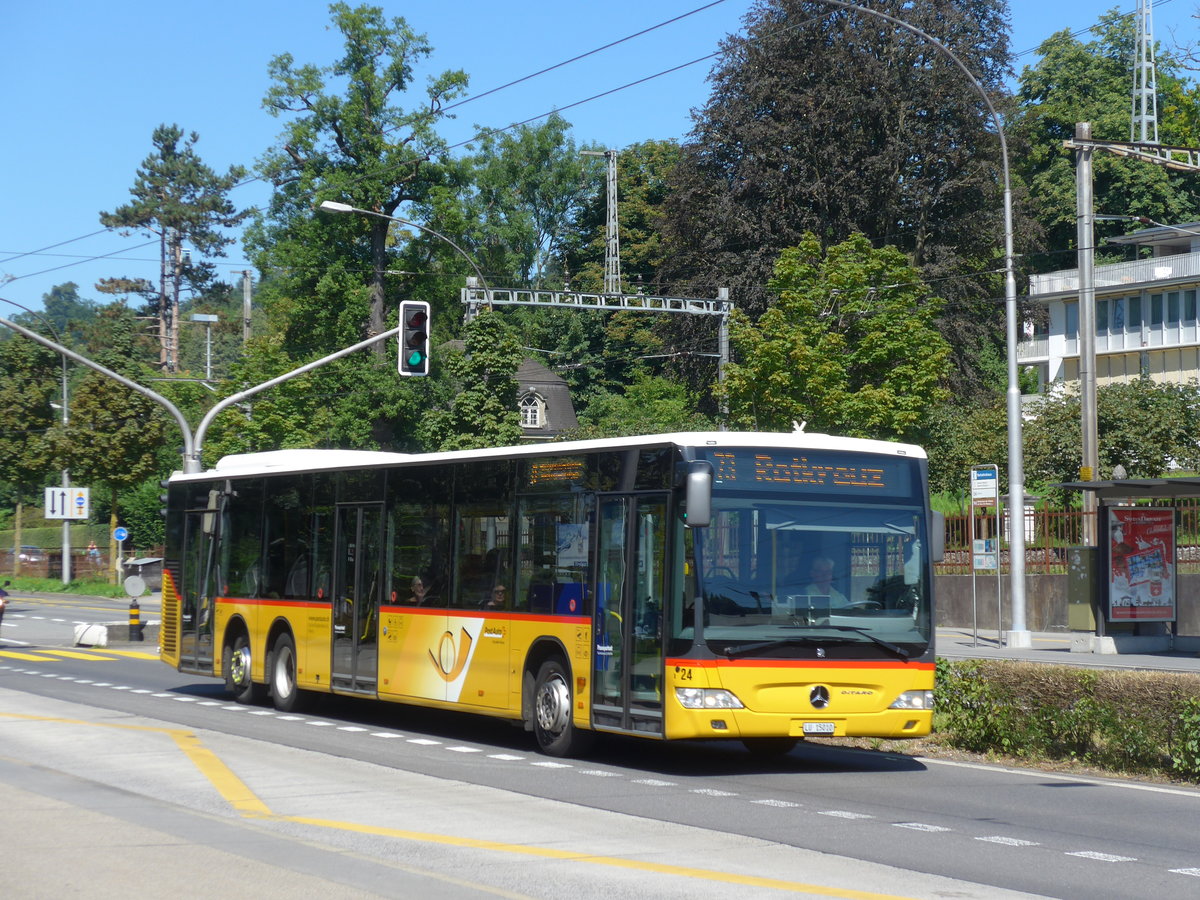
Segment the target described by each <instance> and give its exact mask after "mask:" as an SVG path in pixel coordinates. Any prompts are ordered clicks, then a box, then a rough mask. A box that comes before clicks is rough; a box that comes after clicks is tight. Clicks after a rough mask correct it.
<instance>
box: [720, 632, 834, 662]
mask: <svg viewBox="0 0 1200 900" xmlns="http://www.w3.org/2000/svg"><path fill="white" fill-rule="evenodd" d="M820 643H822V641H821V639H820V638H816V637H801V636H796V637H788V638H778V639H776V640H773V641H758V642H756V643H753V644H742V645H741V646H740V647H730V646H728V645H726V647H725V655H726V656H728V657H729V658H730V659H734V658H735V657H738V656H746V655H747V654H750V653H757V652H758V651H760V650H776V649H778V648H779V647H790V646H792V645H793V644H820Z"/></svg>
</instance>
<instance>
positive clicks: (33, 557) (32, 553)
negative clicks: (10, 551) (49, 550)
mask: <svg viewBox="0 0 1200 900" xmlns="http://www.w3.org/2000/svg"><path fill="white" fill-rule="evenodd" d="M17 558H18V559H20V560H21V562H30V563H35V562H41V561H42V560H44V559H45V558H46V551H45V550H43V549H42V548H41V547H31V546H29V545H27V544H26V545H22V547H21V552H20V553H19V554H18V555H17Z"/></svg>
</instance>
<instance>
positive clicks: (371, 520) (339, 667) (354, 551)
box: [330, 503, 383, 693]
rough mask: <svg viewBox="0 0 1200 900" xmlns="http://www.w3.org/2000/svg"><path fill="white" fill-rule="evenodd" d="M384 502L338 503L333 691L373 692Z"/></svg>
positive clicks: (334, 570) (334, 594)
mask: <svg viewBox="0 0 1200 900" xmlns="http://www.w3.org/2000/svg"><path fill="white" fill-rule="evenodd" d="M382 535H383V505H382V504H378V503H372V504H363V505H354V506H339V507H338V510H337V529H336V534H335V535H334V546H335V551H334V568H333V666H332V671H331V672H330V681H331V683H332V686H333V688H334V689H335V690H339V691H352V692H355V693H374V692H375V686H376V682H377V675H376V672H377V670H378V649H379V640H378V633H379V597H380V592H381V591H382V589H383V571H382V566H383V553H382Z"/></svg>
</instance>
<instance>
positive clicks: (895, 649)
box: [825, 625, 912, 662]
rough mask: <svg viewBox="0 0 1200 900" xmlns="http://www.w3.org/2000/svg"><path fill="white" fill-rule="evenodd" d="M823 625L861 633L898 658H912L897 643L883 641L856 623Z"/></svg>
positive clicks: (836, 629) (906, 660) (907, 659)
mask: <svg viewBox="0 0 1200 900" xmlns="http://www.w3.org/2000/svg"><path fill="white" fill-rule="evenodd" d="M825 627H826V628H830V629H833V630H834V631H853V632H854V633H855V634H861V635H862V636H863V637H865V638H866V639H867V640H870V641H874V642H875V643H876V644H878V645H879V646H880V647H882V648H883V649H884V650H886V651H888V652H889V653H891V654H893V655H895V656H898V657H900V659H902V660H904V661H905V662H908V661H909V660H910V659H912V654H911V653H909V652H908V651H907V650H905V649H904V648H903V647H901V646H900V645H899V644H893V643H892V642H891V641H885V640H884V639H883V638H881V637H878V636H876V635H874V634H871V632H869V631H867V629H865V628H859V627H858V626H856V625H826V626H825Z"/></svg>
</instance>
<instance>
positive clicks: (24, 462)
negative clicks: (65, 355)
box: [0, 325, 62, 574]
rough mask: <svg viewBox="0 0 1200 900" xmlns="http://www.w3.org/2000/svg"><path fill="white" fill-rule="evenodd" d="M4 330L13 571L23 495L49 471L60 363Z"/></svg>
mask: <svg viewBox="0 0 1200 900" xmlns="http://www.w3.org/2000/svg"><path fill="white" fill-rule="evenodd" d="M30 327H31V328H33V327H34V326H32V325H31V326H30ZM34 330H37V329H34ZM5 331H6V332H8V329H5ZM8 334H9V335H10V336H9V337H7V338H6V339H5V340H3V341H0V348H2V349H3V352H0V482H7V483H8V484H9V485H11V486H12V488H13V493H14V494H15V499H16V517H15V525H16V530H15V532H14V534H13V571H14V574H20V573H19V567H20V558H19V554H18V552H17V551H18V550H19V548H20V546H21V518H22V516H21V513H22V507H23V505H24V500H25V499H26V498H27V497H28V496H30V494H31V493H32V492H33V491H34V490H36V489H37V488H40V487H42V486H43V485H45V484H46V482H47V480H48V478H49V476H50V475H51V473H52V472H53V471H54V465H53V460H52V458H51V454H50V444H49V440H48V434H49V431H50V429H51V428H52V427H53V426H54V421H55V412H54V410H53V409H52V408H51V406H50V402H51V401H52V400H53V399H54V398H55V396H56V395H57V390H58V385H59V384H60V375H61V372H62V369H61V366H60V363H59V357H58V356H57V355H56V354H54V353H53V352H52V351H50V350H47V349H46V348H44V347H42V346H41V345H40V344H37V343H35V342H34V341H31V340H29V339H28V338H26V337H23V336H21V335H14V334H12V332H8Z"/></svg>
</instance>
